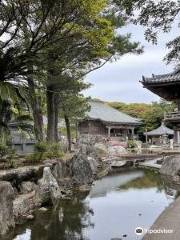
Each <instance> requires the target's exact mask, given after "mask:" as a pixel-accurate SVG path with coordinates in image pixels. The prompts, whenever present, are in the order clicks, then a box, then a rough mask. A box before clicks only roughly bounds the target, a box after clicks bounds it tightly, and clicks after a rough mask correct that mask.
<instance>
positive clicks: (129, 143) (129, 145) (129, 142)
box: [127, 140, 137, 150]
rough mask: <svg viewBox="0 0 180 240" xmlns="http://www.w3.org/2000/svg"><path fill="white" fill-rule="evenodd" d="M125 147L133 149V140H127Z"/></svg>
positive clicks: (135, 146)
mask: <svg viewBox="0 0 180 240" xmlns="http://www.w3.org/2000/svg"><path fill="white" fill-rule="evenodd" d="M127 147H128V148H129V149H131V150H134V149H135V148H137V144H136V142H135V141H134V140H129V141H128V143H127Z"/></svg>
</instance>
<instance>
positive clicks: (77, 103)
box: [60, 93, 90, 152]
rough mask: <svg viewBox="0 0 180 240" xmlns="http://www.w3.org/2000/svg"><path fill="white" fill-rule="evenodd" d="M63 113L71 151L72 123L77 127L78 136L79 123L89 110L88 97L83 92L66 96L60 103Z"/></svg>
mask: <svg viewBox="0 0 180 240" xmlns="http://www.w3.org/2000/svg"><path fill="white" fill-rule="evenodd" d="M60 107H61V108H60V109H61V115H62V116H63V117H64V120H65V124H66V131H67V140H68V150H69V151H70V152H71V142H72V137H71V127H72V124H73V125H74V126H75V129H76V138H77V124H78V121H79V120H80V119H82V118H84V117H85V114H86V112H87V111H88V110H89V107H90V106H89V105H88V99H87V98H85V97H84V96H83V95H82V94H79V93H73V94H68V95H66V96H64V98H63V101H61V104H60Z"/></svg>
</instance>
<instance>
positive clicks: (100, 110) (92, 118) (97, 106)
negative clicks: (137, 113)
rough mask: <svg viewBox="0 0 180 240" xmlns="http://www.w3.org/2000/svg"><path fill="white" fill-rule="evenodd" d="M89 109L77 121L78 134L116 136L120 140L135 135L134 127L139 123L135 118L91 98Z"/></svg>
mask: <svg viewBox="0 0 180 240" xmlns="http://www.w3.org/2000/svg"><path fill="white" fill-rule="evenodd" d="M89 104H90V111H89V112H87V114H86V117H85V118H84V119H83V120H81V121H80V122H79V125H78V130H79V134H80V135H81V134H91V135H103V136H107V137H118V138H119V139H120V140H121V141H126V140H127V139H129V138H134V137H135V129H136V128H137V127H138V126H139V125H140V124H141V121H140V120H139V119H137V118H133V117H131V116H129V115H127V114H125V113H122V112H120V111H118V110H116V109H114V108H112V107H111V106H109V105H108V104H106V103H104V102H102V101H100V100H91V101H90V102H89Z"/></svg>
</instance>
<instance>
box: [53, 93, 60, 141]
mask: <svg viewBox="0 0 180 240" xmlns="http://www.w3.org/2000/svg"><path fill="white" fill-rule="evenodd" d="M54 106H55V109H54V114H55V116H54V137H55V142H58V141H59V134H58V119H59V96H58V94H55V96H54Z"/></svg>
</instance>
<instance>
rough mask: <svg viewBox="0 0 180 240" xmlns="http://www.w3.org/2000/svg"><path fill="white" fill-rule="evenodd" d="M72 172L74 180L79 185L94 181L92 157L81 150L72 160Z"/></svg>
mask: <svg viewBox="0 0 180 240" xmlns="http://www.w3.org/2000/svg"><path fill="white" fill-rule="evenodd" d="M71 174H72V178H73V180H74V182H75V183H76V184H78V185H84V184H89V183H91V182H92V181H93V177H94V171H93V169H92V165H91V163H90V159H89V160H88V157H87V155H86V154H83V153H82V152H81V151H79V152H78V153H77V154H75V155H74V157H73V158H72V160H71Z"/></svg>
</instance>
